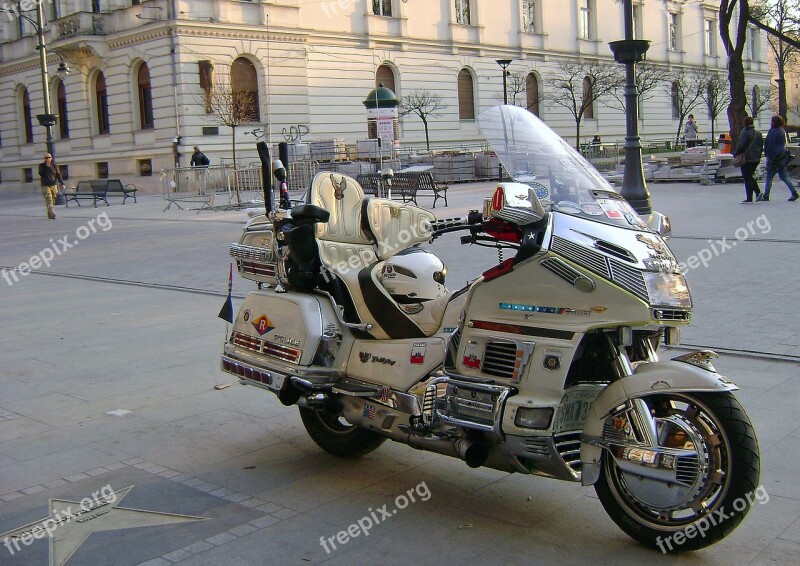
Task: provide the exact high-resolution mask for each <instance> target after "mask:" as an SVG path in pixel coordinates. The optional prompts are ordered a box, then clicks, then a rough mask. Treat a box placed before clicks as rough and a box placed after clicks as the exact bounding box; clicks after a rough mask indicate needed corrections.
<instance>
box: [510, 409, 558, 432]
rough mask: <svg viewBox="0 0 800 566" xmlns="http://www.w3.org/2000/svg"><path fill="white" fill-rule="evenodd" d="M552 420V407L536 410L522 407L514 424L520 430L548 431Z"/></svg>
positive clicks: (518, 410)
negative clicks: (535, 429)
mask: <svg viewBox="0 0 800 566" xmlns="http://www.w3.org/2000/svg"><path fill="white" fill-rule="evenodd" d="M552 420H553V408H552V407H542V408H536V409H531V408H528V407H521V408H519V409H517V415H516V416H515V417H514V424H515V425H517V426H518V427H520V428H537V429H546V428H550V422H551V421H552Z"/></svg>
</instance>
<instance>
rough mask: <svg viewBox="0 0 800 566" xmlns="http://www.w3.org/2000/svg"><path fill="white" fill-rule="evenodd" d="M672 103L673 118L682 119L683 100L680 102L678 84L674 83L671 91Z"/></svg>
mask: <svg viewBox="0 0 800 566" xmlns="http://www.w3.org/2000/svg"><path fill="white" fill-rule="evenodd" d="M669 98H670V102H671V106H672V117H673V118H680V117H681V104H680V103H681V100H680V93H679V92H678V83H672V88H671V89H670V97H669Z"/></svg>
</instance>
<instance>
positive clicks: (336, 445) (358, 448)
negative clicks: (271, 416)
mask: <svg viewBox="0 0 800 566" xmlns="http://www.w3.org/2000/svg"><path fill="white" fill-rule="evenodd" d="M298 408H299V409H300V418H301V419H302V420H303V426H305V427H306V432H308V435H309V436H310V437H311V439H312V440H313V441H314V442H315V443H316V444H317V446H319V447H320V448H322V449H323V450H325V451H326V452H328V453H330V454H333V455H334V456H338V457H339V458H349V459H354V458H360V457H361V456H363V455H365V454H369V453H370V452H372V451H373V450H375V449H376V448H378V447H379V446H380V445H381V444H383V443H384V442H385V441H386V437H385V436H381V435H380V434H377V433H375V432H372V431H371V430H367V429H364V428H361V427H358V426H354V425H351V424H349V423H348V422H346V421H345V420H344V419H343V418H342V417H341V416H338V415H332V414H331V413H329V412H326V411H317V410H314V409H308V408H305V407H298Z"/></svg>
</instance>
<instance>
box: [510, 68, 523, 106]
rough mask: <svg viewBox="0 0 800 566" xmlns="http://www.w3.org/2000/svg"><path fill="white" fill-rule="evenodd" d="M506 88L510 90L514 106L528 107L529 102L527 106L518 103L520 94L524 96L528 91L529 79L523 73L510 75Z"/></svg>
mask: <svg viewBox="0 0 800 566" xmlns="http://www.w3.org/2000/svg"><path fill="white" fill-rule="evenodd" d="M506 87H507V89H508V94H509V97H510V98H511V104H513V105H514V106H526V105H527V101H526V102H525V104H519V103H518V102H517V97H518V96H519V95H520V94H523V93H525V92H526V90H527V78H526V77H525V75H524V74H522V73H510V74H509V75H508V77H507V78H506Z"/></svg>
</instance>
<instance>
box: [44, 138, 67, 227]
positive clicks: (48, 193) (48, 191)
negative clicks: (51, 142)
mask: <svg viewBox="0 0 800 566" xmlns="http://www.w3.org/2000/svg"><path fill="white" fill-rule="evenodd" d="M39 180H40V181H41V184H42V196H43V197H44V205H45V207H46V208H47V218H49V219H50V220H55V218H56V213H55V210H53V206H54V205H55V204H56V197H58V185H61V190H64V179H62V178H61V173H59V172H58V168H57V167H56V166H55V165H54V164H53V156H52V155H50V153H45V154H44V162H43V163H40V164H39Z"/></svg>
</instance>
